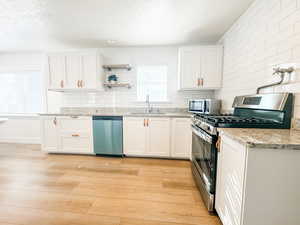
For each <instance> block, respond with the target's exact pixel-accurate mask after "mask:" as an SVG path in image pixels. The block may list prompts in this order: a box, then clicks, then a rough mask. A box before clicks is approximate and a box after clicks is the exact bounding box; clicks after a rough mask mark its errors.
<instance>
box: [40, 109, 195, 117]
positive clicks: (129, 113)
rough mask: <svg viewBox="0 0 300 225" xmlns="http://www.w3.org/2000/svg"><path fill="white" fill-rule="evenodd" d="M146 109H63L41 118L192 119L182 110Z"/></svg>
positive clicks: (45, 114) (42, 114)
mask: <svg viewBox="0 0 300 225" xmlns="http://www.w3.org/2000/svg"><path fill="white" fill-rule="evenodd" d="M145 110H146V109H145V108H93V107H91V108H71V107H70V108H62V109H61V112H59V113H41V114H39V115H40V116H125V117H181V118H190V117H191V116H192V114H191V113H188V112H187V109H182V108H153V113H145Z"/></svg>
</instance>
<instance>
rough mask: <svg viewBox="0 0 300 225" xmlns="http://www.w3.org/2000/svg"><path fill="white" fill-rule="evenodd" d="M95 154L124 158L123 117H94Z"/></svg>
mask: <svg viewBox="0 0 300 225" xmlns="http://www.w3.org/2000/svg"><path fill="white" fill-rule="evenodd" d="M93 136H94V152H95V153H96V154H97V155H98V154H99V155H113V156H123V117H121V116H93Z"/></svg>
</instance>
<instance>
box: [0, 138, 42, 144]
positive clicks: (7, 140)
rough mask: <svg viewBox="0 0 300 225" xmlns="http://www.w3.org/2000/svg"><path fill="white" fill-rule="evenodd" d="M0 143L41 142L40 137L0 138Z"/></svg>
mask: <svg viewBox="0 0 300 225" xmlns="http://www.w3.org/2000/svg"><path fill="white" fill-rule="evenodd" d="M0 143H17V144H41V139H40V138H38V137H37V138H0Z"/></svg>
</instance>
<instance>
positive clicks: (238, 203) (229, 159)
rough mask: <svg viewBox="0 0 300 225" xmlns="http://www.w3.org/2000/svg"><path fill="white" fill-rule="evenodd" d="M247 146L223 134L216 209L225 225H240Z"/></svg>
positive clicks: (219, 159)
mask: <svg viewBox="0 0 300 225" xmlns="http://www.w3.org/2000/svg"><path fill="white" fill-rule="evenodd" d="M246 151H247V149H246V147H245V146H243V145H241V144H239V143H237V142H235V141H233V140H231V139H229V138H227V137H224V136H222V143H221V150H220V152H221V153H219V155H218V156H219V158H218V173H217V189H216V210H217V212H218V214H219V216H220V218H221V220H222V222H223V224H224V225H240V224H241V218H242V201H243V189H244V171H245V161H246Z"/></svg>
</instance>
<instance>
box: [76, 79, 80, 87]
mask: <svg viewBox="0 0 300 225" xmlns="http://www.w3.org/2000/svg"><path fill="white" fill-rule="evenodd" d="M77 87H78V88H79V87H80V80H78V81H77Z"/></svg>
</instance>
